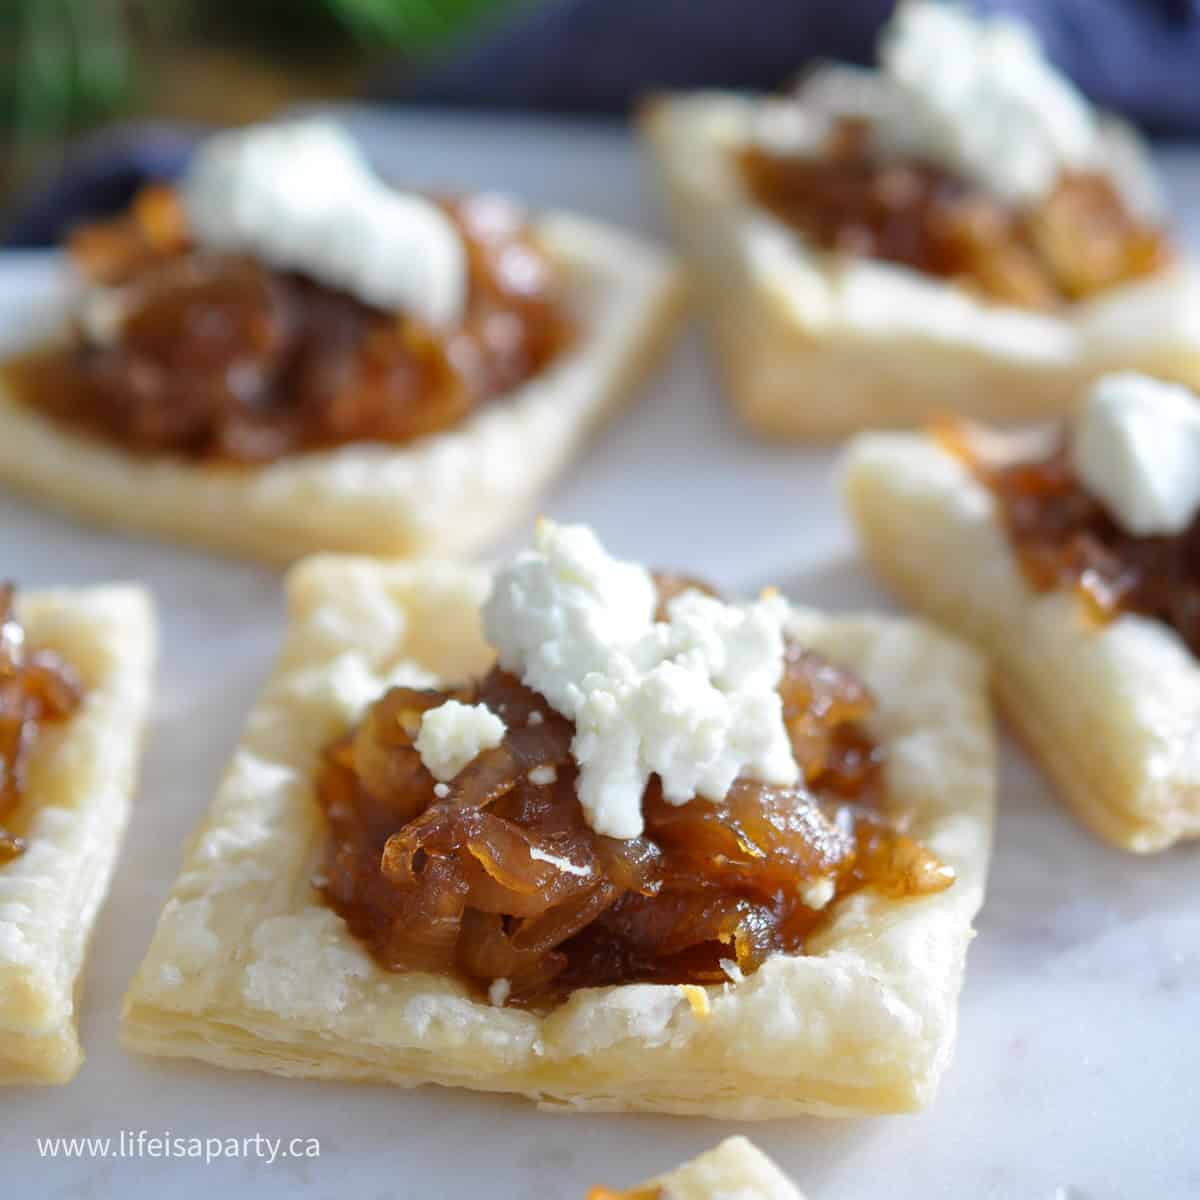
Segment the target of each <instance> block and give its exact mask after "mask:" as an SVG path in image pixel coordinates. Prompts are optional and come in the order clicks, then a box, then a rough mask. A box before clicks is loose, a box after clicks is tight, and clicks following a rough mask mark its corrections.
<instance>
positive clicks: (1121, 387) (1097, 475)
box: [1070, 372, 1200, 537]
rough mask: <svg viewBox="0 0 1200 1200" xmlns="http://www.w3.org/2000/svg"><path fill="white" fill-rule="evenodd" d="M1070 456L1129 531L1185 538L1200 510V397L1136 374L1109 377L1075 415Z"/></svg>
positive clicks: (1089, 486)
mask: <svg viewBox="0 0 1200 1200" xmlns="http://www.w3.org/2000/svg"><path fill="white" fill-rule="evenodd" d="M1070 455H1071V462H1072V465H1073V466H1074V468H1075V472H1076V474H1077V475H1078V476H1079V479H1080V482H1081V483H1082V484H1083V486H1084V487H1085V488H1086V489H1087V491H1088V492H1089V494H1091V495H1092V496H1094V497H1095V498H1096V499H1097V500H1099V501H1100V502H1101V503H1102V504H1103V505H1104V507H1105V508H1106V509H1107V510H1108V512H1109V514H1110V515H1111V516H1112V518H1113V520H1114V521H1116V523H1117V524H1118V525H1119V526H1120V527H1121V528H1122V529H1124V530H1125V532H1126V533H1131V534H1134V535H1135V536H1140V537H1146V536H1152V535H1155V534H1175V533H1182V532H1183V530H1185V529H1186V528H1187V527H1188V526H1189V525H1190V524H1191V523H1192V521H1193V519H1194V518H1195V516H1196V513H1197V510H1198V509H1200V398H1198V397H1197V396H1196V395H1195V394H1194V393H1193V392H1190V391H1188V389H1187V388H1185V387H1181V386H1180V385H1178V384H1174V383H1163V382H1161V381H1160V380H1157V379H1150V378H1149V377H1148V376H1145V375H1137V374H1134V373H1133V372H1123V373H1121V374H1117V375H1106V376H1104V377H1103V378H1102V379H1100V380H1098V381H1097V382H1096V384H1095V385H1094V386H1093V388H1092V390H1091V392H1089V393H1088V397H1087V400H1086V402H1085V404H1084V406H1083V408H1082V410H1081V411H1080V412H1079V414H1078V415H1077V417H1076V421H1075V427H1074V430H1073V432H1072V437H1071V443H1070Z"/></svg>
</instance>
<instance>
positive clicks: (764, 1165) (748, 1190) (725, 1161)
mask: <svg viewBox="0 0 1200 1200" xmlns="http://www.w3.org/2000/svg"><path fill="white" fill-rule="evenodd" d="M731 1197H736V1200H804V1197H803V1196H802V1195H801V1194H800V1192H799V1191H797V1190H796V1188H795V1186H794V1185H793V1184H792V1182H791V1180H789V1179H788V1178H787V1176H786V1175H784V1173H783V1172H782V1171H781V1170H780V1169H779V1168H778V1167H777V1166H776V1165H775V1164H774V1163H773V1162H772V1161H771V1160H770V1159H769V1158H768V1157H767V1156H766V1155H765V1154H764V1153H763V1152H762V1151H761V1150H760V1149H758V1147H757V1146H755V1145H754V1144H753V1143H752V1142H750V1141H747V1140H746V1138H744V1137H731V1138H726V1139H725V1141H723V1142H721V1144H720V1145H718V1146H715V1147H714V1148H713V1149H712V1150H709V1151H707V1152H706V1153H704V1154H701V1155H699V1156H698V1157H696V1158H693V1159H692V1160H691V1161H690V1162H686V1163H684V1164H683V1165H682V1166H679V1167H676V1168H675V1169H674V1170H673V1171H668V1172H667V1173H666V1174H665V1175H659V1176H658V1177H657V1178H655V1179H651V1180H648V1181H647V1182H646V1183H643V1184H641V1185H640V1186H639V1187H635V1188H633V1189H632V1190H630V1191H624V1192H614V1191H610V1190H609V1189H608V1188H593V1189H592V1190H591V1191H590V1192H589V1193H588V1196H587V1200H730V1198H731Z"/></svg>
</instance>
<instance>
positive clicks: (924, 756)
mask: <svg viewBox="0 0 1200 1200" xmlns="http://www.w3.org/2000/svg"><path fill="white" fill-rule="evenodd" d="M487 585H488V581H487V576H486V575H485V574H483V573H480V572H479V571H477V570H475V569H472V568H466V567H459V566H451V565H448V564H428V563H424V564H422V563H416V564H404V563H380V562H376V561H371V560H366V559H357V558H353V557H347V558H341V557H321V558H317V559H311V560H309V561H307V562H305V563H302V564H300V565H299V566H298V567H297V568H295V570H294V571H293V572H292V574H291V575H290V577H289V579H288V598H289V608H290V619H289V626H288V634H287V638H286V642H285V646H284V650H283V654H282V657H281V660H280V662H279V665H278V667H277V669H276V671H275V673H274V675H273V677H272V679H271V680H270V682H269V683H268V684H267V686H266V689H265V691H264V692H263V694H262V696H261V698H260V699H259V701H258V703H257V704H256V706H255V708H254V710H253V711H252V713H251V715H250V718H249V723H248V725H247V728H246V731H245V734H244V736H243V739H242V742H241V745H240V747H239V749H238V750H237V751H236V753H235V755H234V759H233V763H232V765H231V767H230V769H229V772H228V774H227V775H226V777H225V779H224V782H223V783H222V784H221V786H220V789H219V791H218V794H217V796H216V799H215V801H214V803H213V805H212V807H211V809H210V811H209V813H208V815H207V817H206V818H205V820H204V821H203V823H202V825H201V827H200V829H199V830H198V832H197V833H196V834H195V835H194V836H193V838H192V841H191V844H190V846H189V848H188V851H187V855H186V859H185V862H184V865H183V869H182V873H181V874H180V876H179V878H178V880H177V882H176V884H175V886H174V888H173V890H172V892H171V895H170V898H169V899H168V901H167V904H166V907H165V909H164V911H163V914H162V917H161V919H160V922H159V926H158V930H157V932H156V934H155V936H154V940H153V943H152V945H151V947H150V950H149V952H148V954H147V956H146V959H145V961H144V962H143V964H142V966H141V968H140V969H139V971H138V974H137V976H136V978H135V979H134V981H133V983H132V985H131V987H130V990H129V993H128V995H127V997H126V1000H125V1009H124V1018H123V1030H124V1041H125V1043H126V1045H127V1046H129V1047H130V1048H131V1049H134V1050H140V1051H144V1052H146V1053H150V1054H161V1055H169V1056H176V1057H190V1058H199V1059H203V1060H205V1061H207V1062H210V1063H215V1064H217V1065H219V1066H224V1067H236V1068H259V1069H263V1070H268V1071H274V1072H277V1073H279V1074H282V1075H295V1076H311V1077H318V1078H328V1079H358V1080H383V1081H387V1082H390V1083H395V1084H400V1085H404V1086H412V1085H415V1084H422V1083H439V1084H444V1085H452V1086H461V1087H470V1088H478V1089H482V1090H486V1091H502V1092H517V1093H522V1094H524V1095H526V1096H529V1097H532V1098H533V1099H535V1100H537V1101H538V1102H539V1103H540V1104H541V1105H542V1106H544V1107H546V1108H553V1109H596V1110H610V1111H615V1110H633V1109H644V1110H652V1111H662V1112H676V1113H695V1114H703V1115H706V1116H722V1117H739V1118H762V1117H778V1116H784V1115H790V1114H796V1113H820V1114H826V1115H834V1114H857V1113H871V1112H895V1111H900V1110H907V1109H913V1108H918V1107H920V1106H921V1105H923V1104H925V1103H926V1102H928V1100H929V1099H930V1097H931V1096H932V1094H933V1091H934V1087H935V1085H936V1083H937V1080H938V1078H939V1076H940V1075H941V1074H942V1072H943V1070H944V1069H945V1067H946V1065H947V1063H948V1062H949V1059H950V1055H951V1051H952V1047H953V1043H954V1033H955V1019H956V1009H957V998H958V992H959V986H960V983H961V979H962V973H963V963H964V956H965V953H966V948H967V943H968V941H969V940H970V937H971V920H972V917H973V916H974V914H975V912H976V911H977V909H978V908H979V905H980V902H981V899H982V896H983V886H984V875H985V872H986V866H987V858H988V849H989V841H990V831H991V817H992V802H993V797H992V787H993V763H992V737H991V725H990V720H989V714H988V708H987V698H986V685H985V678H984V670H983V667H982V663H981V660H980V659H979V658H978V656H976V655H975V654H974V653H973V652H972V651H970V650H969V649H967V648H966V647H965V646H963V645H962V644H960V643H958V642H957V641H954V640H952V639H950V638H949V637H947V636H945V635H943V634H941V633H938V632H936V631H934V630H932V629H930V628H927V627H925V626H923V625H920V624H915V623H912V622H909V621H902V620H894V619H885V618H871V617H866V618H845V619H843V618H829V617H825V616H822V615H819V614H817V613H814V612H810V611H806V610H794V612H793V614H792V616H791V618H790V621H791V631H792V632H793V634H794V635H795V636H796V637H798V638H799V639H800V640H801V641H802V642H804V643H805V644H806V645H809V646H811V647H813V648H814V649H816V650H818V651H821V652H822V653H825V654H826V655H828V656H829V657H830V658H832V659H834V660H836V661H838V662H842V663H845V664H846V665H848V666H850V667H852V668H853V669H854V670H855V671H857V672H859V673H860V675H861V676H862V677H863V678H864V679H865V680H866V681H867V683H868V684H869V685H870V686H871V687H872V688H873V689H874V691H875V693H876V696H877V697H878V699H879V702H880V712H879V715H878V723H877V729H876V733H877V736H878V737H879V738H880V739H881V740H882V742H883V743H884V744H885V745H886V747H887V750H888V768H887V771H888V774H887V786H888V788H889V790H890V792H891V794H892V795H893V797H894V798H895V799H896V800H897V801H899V802H900V803H902V804H911V805H912V806H913V808H914V821H915V824H914V834H915V836H917V837H918V838H920V839H921V840H922V841H923V842H924V843H925V844H926V845H928V846H929V847H930V848H931V849H932V850H933V851H934V852H935V853H936V854H937V855H939V856H940V858H941V859H942V861H943V862H946V863H949V864H951V865H952V866H953V867H954V868H955V869H956V871H957V872H958V880H957V882H956V883H955V884H954V885H953V886H952V887H950V888H949V889H947V890H946V891H944V892H941V893H939V894H937V895H933V896H928V897H924V898H921V899H918V900H910V901H907V902H903V901H894V900H889V899H886V898H884V897H882V896H880V895H877V894H874V893H866V892H864V893H861V894H858V895H855V896H853V897H850V898H848V899H847V900H846V901H845V902H844V903H842V904H840V905H839V907H838V909H837V911H836V914H835V915H834V916H833V919H832V921H831V923H830V925H829V927H828V928H827V929H826V930H825V931H824V932H823V933H821V935H820V936H819V937H817V938H814V939H813V940H812V942H811V945H810V949H811V953H810V954H809V955H807V956H803V957H788V956H779V957H776V958H774V959H771V960H769V961H768V962H767V963H766V964H765V965H764V966H763V967H762V968H761V969H760V970H759V971H757V972H756V973H755V974H753V975H751V976H749V977H748V978H747V979H745V980H744V981H743V982H740V983H738V984H736V985H734V984H729V985H725V986H720V987H712V988H708V989H707V990H706V989H703V988H700V987H696V986H665V985H648V984H647V985H642V984H637V985H624V986H618V987H610V988H593V989H584V990H580V991H578V992H576V993H575V994H574V995H573V996H572V997H571V998H570V999H569V1000H567V1001H566V1002H565V1003H563V1004H562V1005H561V1006H560V1007H558V1008H557V1009H555V1010H553V1011H552V1012H550V1013H548V1014H546V1015H539V1014H536V1013H533V1012H527V1011H520V1010H517V1009H509V1008H496V1007H492V1006H491V1005H489V1004H487V1003H486V1002H481V1001H480V1000H477V999H475V998H474V997H473V996H472V995H471V994H469V993H468V991H467V989H466V988H465V987H464V986H463V985H462V984H460V983H459V982H458V981H456V980H454V979H451V978H448V977H445V976H440V975H430V974H421V973H409V974H397V973H389V972H387V971H385V970H383V969H381V968H380V967H378V966H377V965H376V964H375V962H374V961H373V960H372V959H371V958H370V956H369V955H368V954H367V952H366V951H365V950H364V949H363V948H362V946H361V945H360V944H359V943H358V942H357V941H356V940H355V939H354V938H353V937H351V936H350V935H349V933H348V932H347V931H346V928H345V926H344V924H343V922H342V920H341V918H340V917H338V916H337V915H336V914H335V913H333V912H332V911H331V910H330V909H329V908H327V907H326V906H325V905H324V904H322V903H321V901H320V899H319V898H318V896H317V894H316V893H315V892H314V890H313V888H312V886H311V884H310V878H311V875H312V872H313V870H314V867H315V864H316V862H317V854H318V851H319V848H320V844H321V841H322V838H323V825H322V819H321V815H320V812H319V810H318V807H317V804H316V802H315V800H314V796H313V784H312V778H313V773H314V767H315V765H316V763H317V760H318V755H319V753H320V751H321V749H322V748H323V747H324V746H325V745H326V744H327V743H328V742H330V741H331V740H332V739H333V738H335V737H337V736H339V735H340V734H341V733H342V732H343V731H344V730H345V729H346V728H347V726H348V725H349V724H351V723H352V722H354V721H355V720H356V719H357V718H358V716H359V715H360V713H361V712H362V711H363V709H364V708H365V707H366V705H368V704H369V703H370V702H371V701H372V700H373V699H374V698H375V697H376V696H377V695H379V693H380V692H381V690H382V689H383V687H384V686H385V685H386V683H387V681H389V680H396V679H409V680H412V679H414V678H419V679H424V680H428V679H429V676H430V673H432V674H433V675H436V676H438V677H440V678H441V679H444V680H447V681H450V680H456V679H461V678H464V677H467V676H469V675H472V674H475V673H477V672H482V671H483V670H485V669H486V668H487V666H488V665H489V663H490V661H491V651H490V650H489V648H488V647H487V645H486V644H485V642H484V641H483V639H482V636H481V634H480V629H479V606H480V604H481V602H482V601H483V599H484V598H485V596H486V592H487Z"/></svg>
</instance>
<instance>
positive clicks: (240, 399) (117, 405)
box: [5, 187, 573, 463]
mask: <svg viewBox="0 0 1200 1200" xmlns="http://www.w3.org/2000/svg"><path fill="white" fill-rule="evenodd" d="M444 208H445V211H446V212H447V214H448V215H449V216H450V217H451V219H452V220H453V221H454V223H455V225H456V226H457V228H458V230H459V232H460V233H461V234H462V236H463V239H464V243H465V245H466V247H467V255H468V272H469V288H468V303H467V311H466V315H465V317H464V319H463V321H462V322H461V324H460V325H459V326H458V327H456V328H454V329H451V330H448V331H439V330H434V329H432V328H430V327H428V326H426V325H424V324H423V323H422V322H420V321H419V320H416V319H415V318H412V317H409V316H406V315H405V314H403V313H391V312H384V311H382V310H380V309H376V308H372V307H370V306H368V305H366V304H363V303H361V302H360V301H358V300H357V299H356V298H355V297H353V296H351V295H349V294H347V293H346V292H342V291H338V290H335V289H332V288H329V287H325V286H324V285H322V284H319V283H316V282H315V281H313V280H312V279H309V278H306V277H305V276H302V275H297V274H294V273H291V272H284V271H277V270H274V269H272V268H270V267H269V266H266V265H264V264H262V263H260V262H257V261H255V260H253V259H251V258H246V257H235V256H227V255H214V254H208V253H204V252H202V251H200V250H198V249H196V248H194V247H192V246H191V244H190V243H189V240H188V232H187V222H186V219H185V217H184V214H183V211H182V208H181V206H180V204H179V201H178V199H177V198H176V196H175V194H174V192H172V191H171V190H170V189H169V188H163V187H155V188H150V189H147V190H146V191H144V192H143V193H142V194H141V195H139V197H138V198H137V200H136V201H135V202H134V205H133V208H132V210H131V211H130V212H129V213H128V214H126V215H125V216H123V217H120V218H118V219H116V220H114V221H109V222H103V223H99V224H96V225H92V226H88V227H85V228H83V229H81V230H79V231H78V232H77V233H76V234H75V235H74V236H73V237H72V239H71V243H70V250H71V254H72V257H73V258H74V259H75V261H76V263H77V264H78V266H79V268H80V269H81V271H82V273H83V275H84V276H85V278H87V279H88V280H89V281H90V282H91V283H93V284H97V285H103V287H104V288H106V289H109V290H108V291H107V292H102V293H93V294H92V295H91V296H90V297H85V301H84V303H85V304H90V305H92V306H93V307H92V310H91V311H92V312H93V313H98V315H95V316H94V317H93V319H91V320H87V319H83V320H81V321H80V322H79V324H78V327H77V329H76V330H75V333H74V335H73V337H72V338H71V340H70V342H69V344H68V345H66V346H65V347H64V346H57V347H54V348H51V349H49V350H43V351H40V352H37V353H34V354H32V355H27V356H25V357H23V358H21V359H18V360H16V361H14V362H11V363H9V364H7V365H6V367H5V375H6V377H7V380H8V382H9V384H10V386H11V388H12V389H13V391H14V393H15V394H16V395H17V396H18V397H20V398H22V399H23V400H24V401H25V402H26V403H29V404H31V405H34V406H36V407H37V408H39V409H41V410H42V411H44V412H46V413H48V414H50V415H51V416H53V417H54V418H55V419H57V420H60V421H62V422H65V423H67V424H69V425H70V426H72V427H73V428H76V429H79V430H81V431H84V432H86V433H88V434H90V435H93V436H96V437H100V438H104V439H106V440H108V441H111V442H115V443H117V444H118V445H120V446H121V447H122V448H123V449H126V450H129V451H132V452H135V453H156V452H165V453H170V454H176V455H182V456H185V457H187V458H191V459H198V460H204V461H214V462H225V463H263V462H270V461H272V460H275V459H278V458H281V457H283V456H285V455H288V454H295V453H299V452H303V451H306V450H317V449H323V448H329V447H333V446H339V445H344V444H346V443H349V442H364V441H374V442H389V443H403V442H407V441H410V440H412V439H414V438H417V437H420V436H422V435H424V434H428V433H432V432H435V431H437V430H441V429H446V428H448V427H450V426H452V425H454V424H456V423H457V422H459V421H461V420H462V419H463V418H464V417H465V416H466V415H467V414H468V413H469V412H471V411H472V410H473V409H475V408H476V407H478V406H479V405H480V404H483V403H484V402H486V401H487V400H490V399H492V398H494V397H497V396H500V395H502V394H504V393H506V392H509V391H511V390H512V389H513V388H516V387H518V386H519V385H520V384H522V383H524V382H525V381H526V380H528V379H531V378H532V377H534V376H535V375H537V374H538V373H539V372H541V371H542V370H544V369H545V368H546V367H547V366H548V365H549V364H550V363H551V362H552V361H553V360H554V359H555V357H556V356H557V355H558V354H559V353H560V352H561V351H562V350H563V349H564V348H565V347H566V346H567V345H568V344H569V342H570V341H571V338H572V334H573V331H572V324H571V319H570V317H569V315H568V313H567V312H566V309H565V305H564V303H563V298H562V292H561V286H560V280H559V277H558V272H557V270H556V268H555V266H554V264H553V263H552V262H551V261H550V260H549V258H548V257H547V256H546V254H545V253H544V252H543V251H542V249H541V248H540V247H539V246H538V244H537V242H536V240H535V239H534V237H533V234H532V232H531V230H530V228H529V226H528V225H527V224H526V223H525V221H524V219H523V217H522V215H521V213H520V212H519V211H518V210H517V209H516V208H515V207H514V206H513V205H512V204H510V203H508V202H507V201H504V200H502V199H499V198H498V197H495V196H487V195H481V196H476V197H470V198H466V199H460V200H453V201H446V202H444Z"/></svg>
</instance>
